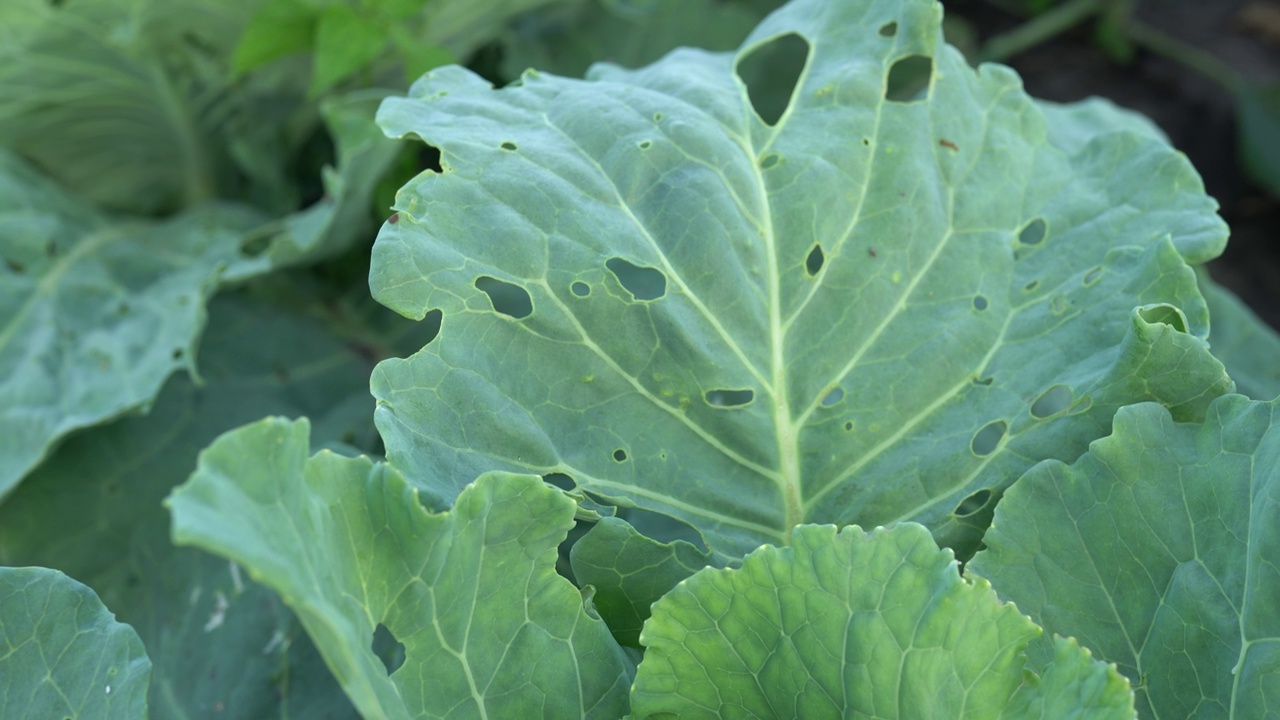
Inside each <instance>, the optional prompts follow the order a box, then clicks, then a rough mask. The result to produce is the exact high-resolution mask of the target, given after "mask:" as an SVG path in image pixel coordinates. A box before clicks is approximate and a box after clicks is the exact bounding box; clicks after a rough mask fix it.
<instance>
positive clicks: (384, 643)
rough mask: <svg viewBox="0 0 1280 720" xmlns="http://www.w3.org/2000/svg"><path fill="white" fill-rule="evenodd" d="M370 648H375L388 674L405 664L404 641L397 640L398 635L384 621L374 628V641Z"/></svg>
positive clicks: (374, 652) (375, 652)
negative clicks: (392, 632) (393, 633)
mask: <svg viewBox="0 0 1280 720" xmlns="http://www.w3.org/2000/svg"><path fill="white" fill-rule="evenodd" d="M369 649H370V650H373V654H374V655H377V656H378V659H379V660H381V661H382V665H383V667H385V668H386V669H387V674H388V675H390V674H391V673H393V672H395V671H396V670H399V669H400V666H401V665H403V664H404V643H402V642H400V641H399V640H397V639H396V636H395V635H392V634H391V631H390V630H388V629H387V626H386V625H383V624H382V623H378V627H376V628H374V629H373V642H371V643H370V645H369Z"/></svg>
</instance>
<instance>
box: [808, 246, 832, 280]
mask: <svg viewBox="0 0 1280 720" xmlns="http://www.w3.org/2000/svg"><path fill="white" fill-rule="evenodd" d="M826 261H827V257H826V255H824V254H823V253H822V246H821V245H814V246H813V249H812V250H810V251H809V255H808V257H806V258H805V259H804V270H805V272H807V273H809V277H813V276H814V275H817V274H818V272H819V271H820V270H822V265H823V264H824V263H825V262H826Z"/></svg>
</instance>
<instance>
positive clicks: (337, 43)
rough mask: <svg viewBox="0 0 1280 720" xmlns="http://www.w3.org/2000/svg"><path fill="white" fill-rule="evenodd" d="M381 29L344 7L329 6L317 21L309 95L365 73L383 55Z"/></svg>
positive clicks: (383, 37)
mask: <svg viewBox="0 0 1280 720" xmlns="http://www.w3.org/2000/svg"><path fill="white" fill-rule="evenodd" d="M386 46H387V37H386V33H385V32H384V30H383V28H382V26H381V25H379V24H378V23H377V22H376V21H375V20H374V19H373V18H371V17H366V16H365V15H364V14H363V13H361V12H360V11H358V10H357V9H356V8H354V7H352V6H350V5H348V4H347V3H336V4H333V5H329V6H328V7H326V8H325V9H324V11H323V12H322V13H321V14H320V19H319V20H318V21H316V35H315V47H314V51H315V64H314V66H313V68H312V70H311V86H310V88H309V89H308V91H307V92H308V93H309V94H310V95H311V96H312V97H315V96H317V95H319V94H320V93H323V92H324V91H325V90H328V89H330V88H332V87H333V86H335V85H337V84H338V83H340V82H342V81H343V80H345V79H347V78H349V77H351V76H352V75H354V74H355V73H357V72H359V71H360V70H362V69H364V68H365V67H367V66H368V65H369V63H371V62H373V61H374V60H375V59H377V58H378V56H379V55H381V54H382V51H383V48H385V47H386Z"/></svg>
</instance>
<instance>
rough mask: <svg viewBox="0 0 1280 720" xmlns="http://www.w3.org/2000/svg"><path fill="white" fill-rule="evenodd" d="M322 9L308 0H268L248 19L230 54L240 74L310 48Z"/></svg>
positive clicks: (235, 69)
mask: <svg viewBox="0 0 1280 720" xmlns="http://www.w3.org/2000/svg"><path fill="white" fill-rule="evenodd" d="M320 12H321V8H320V7H319V6H317V5H316V4H315V3H313V2H310V1H309V0H268V1H267V4H266V5H264V6H263V7H262V9H261V10H259V11H258V13H257V14H256V15H254V16H253V19H252V20H251V21H249V25H248V27H246V28H245V29H244V33H243V34H242V35H241V36H240V43H239V45H237V46H236V50H235V53H234V54H233V55H232V57H231V71H232V73H233V74H235V75H241V74H244V73H245V72H248V71H249V70H253V69H254V68H257V67H260V66H262V65H266V64H267V63H269V62H271V61H272V60H276V59H278V58H281V57H284V56H286V55H292V54H293V53H299V52H307V51H309V50H311V48H312V44H313V43H314V42H315V35H316V25H317V18H318V17H319V15H320Z"/></svg>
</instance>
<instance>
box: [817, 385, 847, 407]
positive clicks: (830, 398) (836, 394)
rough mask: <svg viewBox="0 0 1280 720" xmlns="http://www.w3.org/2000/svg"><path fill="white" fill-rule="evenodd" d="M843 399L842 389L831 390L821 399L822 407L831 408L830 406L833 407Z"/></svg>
mask: <svg viewBox="0 0 1280 720" xmlns="http://www.w3.org/2000/svg"><path fill="white" fill-rule="evenodd" d="M843 399H844V389H843V388H831V391H830V392H828V393H827V394H826V395H825V396H823V398H822V407H831V406H832V405H835V404H836V403H838V402H840V401H841V400H843Z"/></svg>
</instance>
